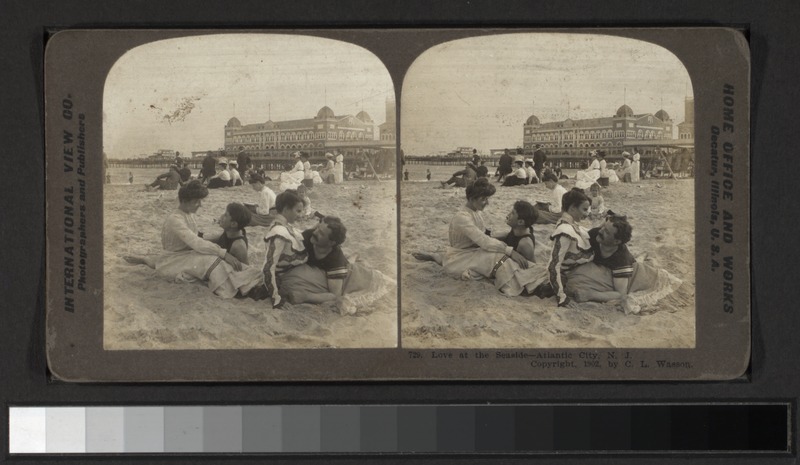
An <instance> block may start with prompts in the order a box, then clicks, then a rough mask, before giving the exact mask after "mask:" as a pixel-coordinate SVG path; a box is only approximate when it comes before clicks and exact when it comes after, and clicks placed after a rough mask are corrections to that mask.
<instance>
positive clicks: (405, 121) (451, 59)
mask: <svg viewBox="0 0 800 465" xmlns="http://www.w3.org/2000/svg"><path fill="white" fill-rule="evenodd" d="M692 95H693V94H692V83H691V80H690V78H689V74H688V73H687V71H686V68H685V67H684V66H683V64H682V63H681V62H680V60H679V59H678V58H677V57H675V55H673V54H672V53H671V52H669V51H668V50H666V49H664V48H662V47H660V46H657V45H653V44H651V43H648V42H643V41H639V40H635V39H628V38H620V37H614V36H605V35H599V34H563V33H562V34H556V33H518V34H501V35H495V36H484V37H474V38H469V39H460V40H456V41H452V42H447V43H444V44H440V45H437V46H435V47H433V48H431V49H429V50H427V51H426V52H425V53H423V54H422V55H421V56H420V57H418V58H417V59H416V60H415V61H414V63H413V64H412V65H411V67H410V69H409V70H408V72H407V73H406V76H405V79H404V81H403V89H402V98H401V108H402V109H401V116H400V118H401V138H402V141H401V144H402V148H403V150H404V152H405V153H406V154H408V155H428V154H435V153H437V152H440V151H453V150H454V149H455V148H456V147H475V148H477V149H478V150H479V152H482V153H488V152H489V150H490V149H498V148H506V147H517V146H521V145H522V136H523V133H522V131H523V125H524V123H525V121H526V120H527V119H528V117H529V116H531V115H532V114H535V115H536V116H537V117H538V118H539V120H540V121H541V122H542V123H547V122H553V121H563V120H564V119H566V118H568V117H570V118H572V119H581V118H595V117H601V116H612V115H614V114H615V113H616V111H617V109H618V108H619V107H620V106H622V105H623V103H625V104H627V105H628V106H629V107H631V109H632V110H633V111H634V113H636V114H640V113H656V112H657V111H658V110H660V109H664V110H665V111H666V112H667V113H668V114H669V115H670V117H671V118H672V120H673V122H674V124H677V123H681V122H683V121H684V100H685V98H686V97H687V96H688V97H692ZM674 137H677V132H676V135H675V136H674Z"/></svg>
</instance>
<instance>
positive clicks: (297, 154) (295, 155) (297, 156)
mask: <svg viewBox="0 0 800 465" xmlns="http://www.w3.org/2000/svg"><path fill="white" fill-rule="evenodd" d="M292 158H300V152H294V153H293V154H292Z"/></svg>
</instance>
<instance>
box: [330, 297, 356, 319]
mask: <svg viewBox="0 0 800 465" xmlns="http://www.w3.org/2000/svg"><path fill="white" fill-rule="evenodd" d="M335 306H336V311H338V312H339V315H355V314H356V310H357V309H356V306H355V305H354V304H353V302H351V301H350V299H348V298H347V297H346V296H344V297H338V298H337V299H336V304H335Z"/></svg>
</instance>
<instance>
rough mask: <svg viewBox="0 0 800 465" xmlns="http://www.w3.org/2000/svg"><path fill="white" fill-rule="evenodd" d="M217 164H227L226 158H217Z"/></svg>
mask: <svg viewBox="0 0 800 465" xmlns="http://www.w3.org/2000/svg"><path fill="white" fill-rule="evenodd" d="M217 164H218V165H227V164H228V159H227V158H220V159H219V160H217Z"/></svg>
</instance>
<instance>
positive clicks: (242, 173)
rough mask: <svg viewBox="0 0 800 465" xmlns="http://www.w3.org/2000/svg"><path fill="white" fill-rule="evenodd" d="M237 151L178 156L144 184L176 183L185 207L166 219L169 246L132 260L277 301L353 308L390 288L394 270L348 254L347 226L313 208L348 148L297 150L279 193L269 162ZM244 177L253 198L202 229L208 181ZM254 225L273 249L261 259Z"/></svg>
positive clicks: (238, 182)
mask: <svg viewBox="0 0 800 465" xmlns="http://www.w3.org/2000/svg"><path fill="white" fill-rule="evenodd" d="M237 158H238V159H237V160H234V159H230V160H228V159H227V158H224V157H217V158H215V157H210V156H209V157H207V158H206V159H205V160H204V161H203V166H202V169H201V170H200V172H199V173H198V174H197V176H193V175H192V173H191V171H190V170H189V169H188V168H187V166H186V164H185V163H183V162H182V161H181V160H180V159H177V160H176V161H175V163H174V164H173V165H172V166H171V167H170V169H169V171H168V172H167V173H164V174H162V175H159V176H158V177H157V178H156V179H155V180H154V181H153V183H150V184H147V185H146V186H145V188H146V189H147V190H154V189H159V190H175V189H177V190H178V208H177V209H176V210H175V211H174V212H173V213H171V214H170V215H169V216H168V217H167V218H166V220H165V221H164V224H163V227H162V230H161V244H162V248H163V253H161V254H158V255H128V256H125V257H124V259H125V261H127V262H128V263H130V264H134V265H146V266H149V267H150V268H153V269H154V270H155V272H156V274H157V275H158V276H160V277H161V278H164V279H166V280H169V281H172V282H176V283H183V282H188V281H195V282H196V281H201V282H204V283H206V284H207V286H208V288H209V289H210V290H211V291H212V292H213V293H214V294H216V295H217V296H219V297H222V298H242V299H253V300H256V301H263V302H264V303H265V305H267V306H271V307H273V308H281V307H283V306H284V305H285V304H286V302H289V303H292V304H300V303H312V304H318V303H326V302H330V303H332V304H333V305H334V306H335V308H336V309H337V310H339V312H340V313H342V314H353V313H356V311H357V310H358V309H359V308H361V307H362V306H364V305H366V304H368V303H370V302H372V301H374V300H375V299H377V298H380V297H382V296H383V295H385V294H386V293H387V292H389V291H390V288H391V286H390V284H391V282H392V279H391V278H389V277H387V276H386V275H384V274H383V273H381V272H380V271H377V270H372V269H370V268H368V267H366V266H365V265H363V264H362V263H361V262H359V261H358V259H357V257H354V256H350V257H348V256H346V255H345V253H344V251H343V250H342V244H343V243H344V242H345V240H346V238H347V228H346V226H345V225H344V224H343V222H342V220H341V219H340V218H339V217H337V216H335V213H336V212H326V214H322V213H320V212H317V211H315V210H313V209H312V207H311V201H310V199H309V196H308V191H310V190H312V189H313V188H314V186H315V185H319V184H323V183H326V184H340V183H342V182H343V181H344V179H345V172H344V157H343V156H342V155H339V154H336V155H334V154H332V153H327V154H326V155H325V163H324V164H322V165H318V166H312V165H311V163H310V161H309V156H308V154H306V153H302V152H296V153H294V154H293V155H292V158H293V161H292V163H291V164H289V165H287V166H286V167H285V169H284V170H283V171H282V172H281V173H280V174H279V175H278V179H277V180H274V181H277V183H278V189H277V193H276V192H275V191H273V190H272V189H270V188H269V187H268V186H267V184H266V182H267V181H273V180H271V179H270V178H269V177H268V176H267V173H266V172H265V171H264V170H258V169H256V168H255V167H254V166H253V163H252V162H251V161H250V160H249V158H248V157H247V156H244V155H243V154H240V156H239V157H237ZM245 184H249V185H250V187H251V188H252V190H253V191H254V192H255V195H254V202H253V203H247V204H243V203H236V202H232V203H229V204H228V205H227V207H226V208H225V211H224V212H220V216H219V219H218V220H216V223H217V224H218V226H219V227H220V229H221V231H219V232H218V233H217V234H203V233H201V232H199V228H198V225H197V222H196V219H195V214H196V213H197V211H198V209H200V208H201V207H202V202H203V199H205V198H206V197H207V196H208V195H209V190H216V189H228V188H235V187H236V186H243V185H245ZM273 185H274V183H273ZM328 213H330V214H328ZM314 218H316V224H315V226H314V227H311V228H307V229H305V230H301V229H299V228H298V226H297V221H298V220H300V219H303V220H312V219H314ZM248 227H250V228H252V227H259V228H264V229H265V233H264V241H265V247H264V248H265V250H266V254H265V256H264V257H263V261H262V262H260V263H250V260H249V259H248V250H249V247H250V244H249V242H248V236H247V231H246V228H248Z"/></svg>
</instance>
